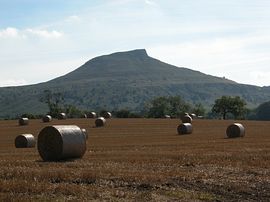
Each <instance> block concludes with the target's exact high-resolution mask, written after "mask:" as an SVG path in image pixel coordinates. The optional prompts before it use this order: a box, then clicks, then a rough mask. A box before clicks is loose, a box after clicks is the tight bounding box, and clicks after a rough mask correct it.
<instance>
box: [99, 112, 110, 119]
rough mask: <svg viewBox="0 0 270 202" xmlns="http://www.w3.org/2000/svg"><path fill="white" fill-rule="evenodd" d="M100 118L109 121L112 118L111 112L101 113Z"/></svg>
mask: <svg viewBox="0 0 270 202" xmlns="http://www.w3.org/2000/svg"><path fill="white" fill-rule="evenodd" d="M101 116H102V117H104V118H105V119H110V118H112V114H111V112H103V113H102V114H101Z"/></svg>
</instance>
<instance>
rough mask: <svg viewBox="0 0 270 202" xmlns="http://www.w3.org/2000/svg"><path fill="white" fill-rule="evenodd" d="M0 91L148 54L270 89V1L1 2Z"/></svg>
mask: <svg viewBox="0 0 270 202" xmlns="http://www.w3.org/2000/svg"><path fill="white" fill-rule="evenodd" d="M0 5H1V6H0V45H1V46H0V71H1V74H0V86H9V85H25V84H33V83H39V82H43V81H48V80H50V79H53V78H55V77H57V76H61V75H63V74H66V73H68V72H70V71H72V70H74V69H76V68H77V67H79V66H80V65H82V64H84V63H85V62H86V61H88V60H89V59H91V58H93V57H96V56H99V55H104V54H109V53H112V52H116V51H125V50H132V49H137V48H145V49H146V50H147V52H148V54H149V55H150V56H152V57H155V58H158V59H160V60H162V61H164V62H168V63H170V64H173V65H176V66H179V67H187V68H190V69H193V70H198V71H201V72H203V73H206V74H211V75H214V76H220V77H223V76H225V77H226V78H229V79H232V80H234V81H237V82H239V83H245V84H252V85H259V86H268V85H270V68H269V66H270V23H269V22H270V12H269V10H270V1H268V0H256V1H254V0H226V1H225V0H223V1H222V0H166V1H165V0H99V1H94V0H92V1H83V0H39V1H37V0H0Z"/></svg>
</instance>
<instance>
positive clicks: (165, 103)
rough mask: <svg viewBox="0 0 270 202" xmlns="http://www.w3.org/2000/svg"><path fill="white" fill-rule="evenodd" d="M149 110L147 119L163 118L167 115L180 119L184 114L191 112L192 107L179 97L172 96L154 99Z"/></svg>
mask: <svg viewBox="0 0 270 202" xmlns="http://www.w3.org/2000/svg"><path fill="white" fill-rule="evenodd" d="M147 108H148V109H147V110H146V113H147V117H153V118H161V117H164V116H165V115H166V114H168V115H170V116H171V117H180V116H181V114H183V113H184V112H188V111H190V109H191V106H190V105H189V104H188V103H186V102H185V101H184V100H183V99H182V98H181V97H179V96H170V97H157V98H154V99H153V100H152V101H151V102H150V103H149V105H148V106H147Z"/></svg>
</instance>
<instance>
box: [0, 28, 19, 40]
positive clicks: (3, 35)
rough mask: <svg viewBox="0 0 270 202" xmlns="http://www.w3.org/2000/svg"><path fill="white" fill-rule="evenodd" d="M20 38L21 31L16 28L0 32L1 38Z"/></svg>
mask: <svg viewBox="0 0 270 202" xmlns="http://www.w3.org/2000/svg"><path fill="white" fill-rule="evenodd" d="M18 36H19V31H18V29H16V28H14V27H8V28H6V29H3V30H0V37H1V38H8V37H12V38H14V37H18Z"/></svg>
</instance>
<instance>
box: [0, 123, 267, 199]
mask: <svg viewBox="0 0 270 202" xmlns="http://www.w3.org/2000/svg"><path fill="white" fill-rule="evenodd" d="M239 122H241V123H242V124H243V125H244V127H245V129H246V136H245V137H244V138H234V139H228V138H226V134H225V132H226V128H227V126H228V125H229V124H231V123H233V121H224V120H194V121H193V128H194V130H193V133H192V134H190V135H178V134H177V131H176V128H177V126H178V125H179V123H180V121H179V120H177V119H110V120H107V125H106V126H105V127H101V128H95V127H94V120H93V119H68V120H53V121H52V122H51V123H42V122H41V120H30V123H29V125H27V126H19V125H18V122H17V121H0V201H270V132H269V131H270V122H256V121H239ZM63 124H64V125H70V124H74V125H78V126H79V127H81V128H85V129H86V130H87V131H88V134H89V138H88V140H87V151H86V153H85V155H84V156H83V158H82V159H75V160H69V161H61V162H43V161H42V160H41V158H40V156H39V154H38V151H37V148H26V149H18V148H15V145H14V140H15V137H16V136H17V135H19V134H23V133H32V134H33V135H34V136H35V137H36V138H37V136H38V133H39V131H40V130H41V129H42V128H44V127H45V126H47V125H63Z"/></svg>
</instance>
